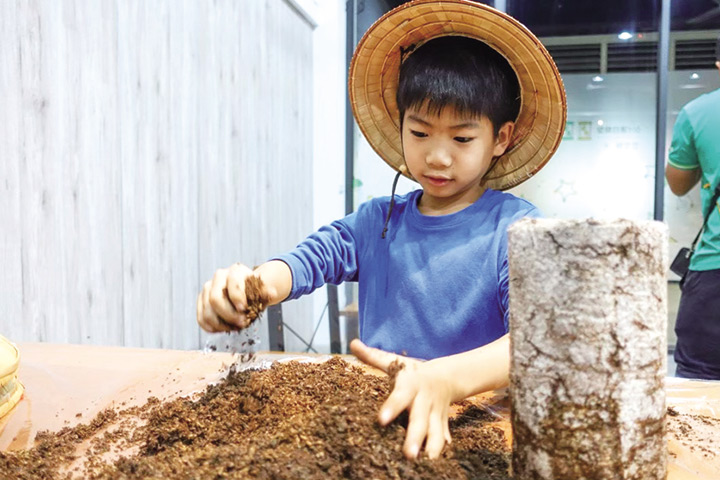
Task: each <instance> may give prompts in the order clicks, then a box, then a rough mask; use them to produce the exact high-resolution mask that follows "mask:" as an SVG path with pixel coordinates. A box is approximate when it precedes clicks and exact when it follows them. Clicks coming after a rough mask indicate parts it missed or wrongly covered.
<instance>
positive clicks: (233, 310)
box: [208, 268, 246, 328]
mask: <svg viewBox="0 0 720 480" xmlns="http://www.w3.org/2000/svg"><path fill="white" fill-rule="evenodd" d="M230 270H231V269H227V268H221V269H219V270H217V271H216V272H215V275H213V278H212V282H211V287H210V292H209V295H208V303H209V306H210V307H211V308H212V310H213V311H214V313H215V315H216V316H218V317H220V319H221V320H224V321H225V322H227V323H229V324H230V325H231V326H237V327H241V328H242V327H244V326H245V323H246V322H245V314H244V311H245V309H244V308H242V309H239V308H237V307H236V306H235V305H234V304H233V303H231V302H230V299H229V298H228V280H229V273H230Z"/></svg>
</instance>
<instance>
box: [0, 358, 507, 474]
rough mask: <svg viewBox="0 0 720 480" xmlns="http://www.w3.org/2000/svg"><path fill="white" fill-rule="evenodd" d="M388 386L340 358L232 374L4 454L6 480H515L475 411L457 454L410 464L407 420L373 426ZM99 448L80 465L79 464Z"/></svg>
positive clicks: (460, 420) (490, 429)
mask: <svg viewBox="0 0 720 480" xmlns="http://www.w3.org/2000/svg"><path fill="white" fill-rule="evenodd" d="M389 382H390V377H382V378H381V377H375V376H371V375H367V374H365V373H364V372H363V371H362V370H361V369H360V368H358V367H354V366H351V365H349V364H348V363H346V362H345V361H343V360H341V359H339V358H337V357H335V358H333V359H331V360H329V361H327V362H325V363H321V364H313V363H297V362H290V363H279V364H275V365H274V366H273V367H272V368H270V369H268V370H246V371H243V372H230V373H229V374H228V376H227V378H226V379H225V380H223V381H222V382H220V383H219V384H218V385H215V386H210V387H208V388H207V390H206V391H205V392H204V393H203V394H202V395H199V396H197V398H195V399H189V398H180V399H176V400H172V401H168V402H165V403H162V402H160V401H159V400H158V399H156V398H151V399H150V400H148V402H147V403H146V404H145V405H144V406H142V407H135V408H131V409H126V410H121V411H119V412H115V411H113V410H106V411H104V412H102V413H100V414H99V415H98V416H97V417H96V418H95V419H93V420H92V421H91V422H90V423H89V424H81V425H78V426H76V427H73V428H65V429H63V430H61V431H59V432H56V433H47V432H45V433H42V434H40V435H38V437H37V438H36V445H35V447H34V448H32V449H30V450H24V451H19V452H9V453H2V452H0V477H1V478H3V479H56V478H70V477H82V478H90V479H118V478H120V479H147V478H198V479H201V478H202V479H205V478H208V479H224V478H227V479H231V478H259V479H282V478H293V479H327V478H350V479H363V480H364V479H372V478H391V479H393V478H402V479H406V478H412V479H432V480H441V479H462V478H473V479H490V480H495V479H508V478H509V476H508V473H507V472H508V467H509V463H510V452H509V449H508V447H507V443H506V439H505V437H504V433H503V431H502V429H501V428H499V427H498V426H497V425H494V424H493V423H494V422H495V421H496V419H495V418H494V417H493V416H492V415H491V414H489V413H487V412H486V411H484V410H482V409H481V408H478V407H476V406H474V405H473V404H471V403H469V402H465V403H462V404H460V405H459V406H460V413H459V414H458V415H457V416H456V417H455V418H454V419H453V420H451V423H450V430H451V433H452V438H453V442H452V444H450V445H449V446H446V448H445V450H444V452H443V454H442V456H441V458H439V459H437V460H432V461H431V460H428V459H425V458H421V459H419V460H416V461H410V460H406V459H405V458H404V457H403V455H402V452H401V448H402V443H403V440H404V437H405V431H406V423H407V415H402V416H401V417H400V418H399V419H398V420H397V421H395V422H394V423H392V424H390V425H389V426H387V427H381V426H379V424H378V422H377V412H378V409H379V407H380V405H381V404H382V402H383V400H384V399H385V398H386V397H387V396H388V394H389V391H390V390H389ZM139 419H140V420H139ZM108 426H110V428H108ZM91 437H92V440H91V441H90V442H89V443H90V445H89V447H90V448H89V450H88V451H87V453H86V454H84V455H83V460H84V463H79V464H78V463H77V462H76V463H75V464H72V461H73V457H74V456H75V455H76V451H77V450H78V447H79V445H80V444H81V443H82V442H83V441H85V444H87V443H88V442H87V439H90V438H91ZM108 452H110V453H113V452H116V453H115V454H114V455H111V456H110V457H107V455H106V454H107V453H108ZM117 452H121V453H122V455H118V454H117ZM108 458H109V459H108ZM71 464H72V465H71Z"/></svg>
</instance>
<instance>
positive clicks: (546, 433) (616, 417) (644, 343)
mask: <svg viewBox="0 0 720 480" xmlns="http://www.w3.org/2000/svg"><path fill="white" fill-rule="evenodd" d="M508 243H509V245H508V254H509V262H510V266H509V268H510V339H511V375H510V377H511V378H510V381H511V397H512V426H513V433H514V448H513V471H514V475H515V478H517V479H520V480H523V479H554V480H557V479H573V480H577V479H594V480H603V479H623V480H630V479H653V480H654V479H664V478H666V474H667V444H666V440H665V426H664V421H663V419H664V415H665V389H664V378H665V374H666V355H667V347H666V343H667V340H666V324H667V298H666V297H667V278H666V272H667V265H668V259H667V228H666V226H665V225H664V224H662V223H660V222H651V221H645V222H632V221H629V220H615V221H596V220H583V221H579V220H551V219H542V220H538V219H525V220H522V221H520V222H518V223H516V224H515V225H513V226H512V227H511V228H510V229H509V231H508Z"/></svg>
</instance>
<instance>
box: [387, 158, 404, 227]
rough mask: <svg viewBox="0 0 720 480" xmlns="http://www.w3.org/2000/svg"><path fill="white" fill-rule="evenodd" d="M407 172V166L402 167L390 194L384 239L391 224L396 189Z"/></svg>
mask: <svg viewBox="0 0 720 480" xmlns="http://www.w3.org/2000/svg"><path fill="white" fill-rule="evenodd" d="M405 172H407V167H406V166H405V165H400V167H399V168H398V172H397V174H396V175H395V180H393V185H392V193H391V194H390V206H389V207H388V213H387V217H385V224H384V225H383V231H382V234H381V237H382V238H385V234H386V233H387V230H388V223H390V215H391V214H392V211H393V207H394V206H395V188H396V187H397V183H398V180H400V175H402V174H403V173H405Z"/></svg>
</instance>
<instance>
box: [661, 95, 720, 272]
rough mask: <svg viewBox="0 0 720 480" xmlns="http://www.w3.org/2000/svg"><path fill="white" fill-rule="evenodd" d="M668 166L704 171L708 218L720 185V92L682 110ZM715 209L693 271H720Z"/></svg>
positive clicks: (703, 192)
mask: <svg viewBox="0 0 720 480" xmlns="http://www.w3.org/2000/svg"><path fill="white" fill-rule="evenodd" d="M668 163H669V164H670V165H672V166H673V167H675V168H679V169H681V170H693V169H695V168H698V167H699V168H700V169H701V170H702V177H701V179H700V182H701V189H700V200H701V202H702V211H703V215H705V213H706V212H707V211H708V209H709V208H710V200H712V197H713V193H714V192H715V187H716V186H717V185H718V183H720V89H718V90H715V91H712V92H710V93H706V94H705V95H702V96H700V97H698V98H696V99H695V100H693V101H691V102H690V103H688V104H687V105H685V106H684V107H683V108H682V110H680V114H679V115H678V118H677V121H676V122H675V127H674V130H673V139H672V145H671V146H670V153H669V156H668ZM713 210H714V211H713V212H712V213H711V214H710V218H709V219H708V222H707V225H706V227H705V231H704V232H703V234H702V237H701V238H700V241H699V242H698V245H697V247H696V248H695V254H694V255H693V257H692V260H691V262H690V269H691V270H697V271H702V270H715V269H718V268H720V208H718V205H717V202H716V204H715V205H713Z"/></svg>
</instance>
